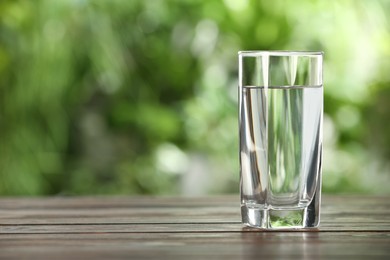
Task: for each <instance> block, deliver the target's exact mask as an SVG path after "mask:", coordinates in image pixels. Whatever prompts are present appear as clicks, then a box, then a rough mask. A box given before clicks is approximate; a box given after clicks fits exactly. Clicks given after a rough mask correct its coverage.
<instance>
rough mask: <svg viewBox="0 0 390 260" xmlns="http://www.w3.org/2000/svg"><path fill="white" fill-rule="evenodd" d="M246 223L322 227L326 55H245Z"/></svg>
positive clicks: (241, 91) (242, 77)
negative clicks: (324, 66) (324, 74)
mask: <svg viewBox="0 0 390 260" xmlns="http://www.w3.org/2000/svg"><path fill="white" fill-rule="evenodd" d="M238 57H239V131H240V189H241V190H240V191H241V215H242V222H243V224H245V225H247V226H251V227H258V228H264V229H290V228H292V229H296V228H314V227H318V225H319V222H320V203H321V162H322V114H323V86H322V58H323V53H322V52H309V51H308V52H306V51H240V52H239V53H238Z"/></svg>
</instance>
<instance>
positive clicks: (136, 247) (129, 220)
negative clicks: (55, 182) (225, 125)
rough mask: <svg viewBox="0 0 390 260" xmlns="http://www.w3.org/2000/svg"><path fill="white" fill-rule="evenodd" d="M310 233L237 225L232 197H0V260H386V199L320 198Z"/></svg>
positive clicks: (389, 209) (389, 241) (389, 204)
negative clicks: (317, 223)
mask: <svg viewBox="0 0 390 260" xmlns="http://www.w3.org/2000/svg"><path fill="white" fill-rule="evenodd" d="M322 201H323V203H322V214H321V227H320V228H319V229H318V230H315V231H288V232H287V231H260V230H257V229H251V228H244V227H243V226H242V224H241V222H240V221H241V219H240V207H239V199H238V195H237V196H221V197H209V198H154V197H120V198H118V197H76V198H62V197H59V198H57V197H54V198H2V199H0V259H98V258H100V259H118V258H124V259H262V258H277V259H280V258H299V259H302V258H303V259H318V258H329V259H339V258H343V259H344V258H346V257H347V258H354V259H361V258H362V259H365V258H369V259H382V258H383V259H390V197H372V196H369V197H367V196H323V200H322Z"/></svg>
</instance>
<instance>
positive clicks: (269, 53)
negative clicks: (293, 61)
mask: <svg viewBox="0 0 390 260" xmlns="http://www.w3.org/2000/svg"><path fill="white" fill-rule="evenodd" d="M323 54H324V52H323V51H290V50H279V51H277V50H275V51H274V50H269V51H265V50H245V51H239V52H238V55H239V56H241V57H258V56H314V57H315V56H323Z"/></svg>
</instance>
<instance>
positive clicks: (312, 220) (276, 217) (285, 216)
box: [241, 204, 320, 229]
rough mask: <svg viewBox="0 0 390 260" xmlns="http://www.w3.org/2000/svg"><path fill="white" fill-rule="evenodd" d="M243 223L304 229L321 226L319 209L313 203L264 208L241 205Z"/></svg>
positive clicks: (277, 227)
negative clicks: (299, 205)
mask: <svg viewBox="0 0 390 260" xmlns="http://www.w3.org/2000/svg"><path fill="white" fill-rule="evenodd" d="M241 216H242V223H243V224H244V225H246V226H249V227H255V228H263V229H302V228H316V227H318V226H319V223H320V221H319V211H318V210H315V209H314V208H313V207H312V205H309V206H307V207H299V208H298V207H297V208H289V209H274V208H264V207H261V206H258V205H253V204H252V205H245V204H244V205H242V206H241Z"/></svg>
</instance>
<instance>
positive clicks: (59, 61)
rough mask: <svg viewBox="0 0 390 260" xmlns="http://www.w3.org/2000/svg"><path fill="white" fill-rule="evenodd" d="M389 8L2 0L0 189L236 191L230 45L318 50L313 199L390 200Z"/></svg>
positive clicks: (252, 0) (251, 1)
mask: <svg viewBox="0 0 390 260" xmlns="http://www.w3.org/2000/svg"><path fill="white" fill-rule="evenodd" d="M389 10H390V1H386V0H383V1H363V0H362V1H359V0H358V1H348V0H345V1H325V0H323V1H320V0H317V1H315V0H314V1H310V0H305V1H283V0H273V1H266V0H262V1H260V0H245V1H243V0H241V1H236V0H225V1H215V0H209V1H201V0H171V1H169V0H165V1H162V0H149V1H146V0H123V1H120V0H112V1H109V0H93V1H92V0H91V1H88V0H36V1H32V0H9V1H7V0H1V1H0V194H2V195H53V194H54V195H56V194H59V195H61V194H64V195H83V194H183V195H202V194H216V193H233V192H237V191H238V188H239V170H238V123H237V51H239V50H254V49H257V50H277V49H280V50H282V49H286V50H289V49H290V50H323V51H324V52H325V64H324V78H325V81H324V91H325V115H324V146H325V148H324V149H325V150H324V163H323V190H324V192H334V193H340V192H360V193H379V194H390V189H389V188H388V187H389V184H390V124H389V121H390V113H389V112H390V102H389V101H390V12H389Z"/></svg>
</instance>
